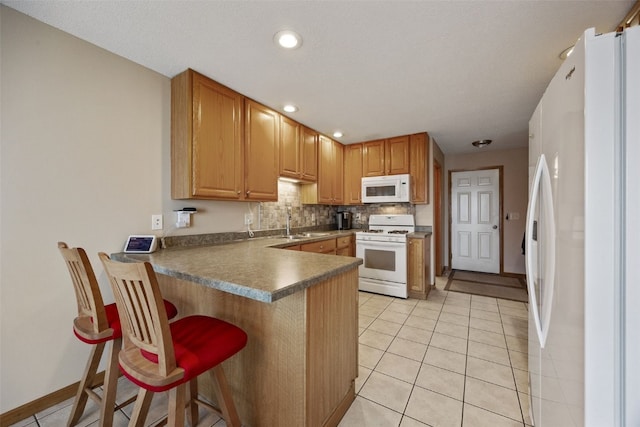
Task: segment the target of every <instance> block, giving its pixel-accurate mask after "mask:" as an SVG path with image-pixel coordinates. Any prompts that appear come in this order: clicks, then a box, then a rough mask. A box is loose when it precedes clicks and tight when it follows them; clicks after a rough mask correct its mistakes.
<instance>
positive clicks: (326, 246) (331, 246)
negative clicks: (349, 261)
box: [283, 234, 356, 257]
mask: <svg viewBox="0 0 640 427" xmlns="http://www.w3.org/2000/svg"><path fill="white" fill-rule="evenodd" d="M283 249H289V250H293V251H303V252H315V253H318V254H332V255H342V256H352V257H354V256H356V246H355V239H354V235H353V234H349V235H346V236H340V237H336V238H333V239H325V240H320V241H317V242H309V243H302V244H300V245H292V246H287V247H285V248H283Z"/></svg>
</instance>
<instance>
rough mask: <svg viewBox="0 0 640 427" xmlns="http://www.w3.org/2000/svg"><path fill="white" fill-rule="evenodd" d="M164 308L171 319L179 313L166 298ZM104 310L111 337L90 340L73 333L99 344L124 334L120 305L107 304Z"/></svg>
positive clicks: (81, 339)
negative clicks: (119, 311) (119, 313)
mask: <svg viewBox="0 0 640 427" xmlns="http://www.w3.org/2000/svg"><path fill="white" fill-rule="evenodd" d="M164 308H165V310H167V317H168V318H169V319H173V318H174V317H176V316H177V315H178V309H177V308H176V306H175V305H173V304H172V303H171V302H170V301H167V300H164ZM104 311H105V313H106V315H107V323H108V325H109V328H111V329H113V334H111V336H109V337H106V338H102V339H99V340H90V339H87V338H84V337H82V336H80V335H78V333H77V332H76V330H75V329H74V330H73V333H74V334H75V336H76V337H78V339H79V340H80V341H83V342H86V343H87V344H99V343H101V342H106V341H110V340H114V339H116V338H120V337H121V336H122V327H121V326H120V316H119V315H118V307H116V303H112V304H107V305H105V306H104ZM92 320H93V319H92Z"/></svg>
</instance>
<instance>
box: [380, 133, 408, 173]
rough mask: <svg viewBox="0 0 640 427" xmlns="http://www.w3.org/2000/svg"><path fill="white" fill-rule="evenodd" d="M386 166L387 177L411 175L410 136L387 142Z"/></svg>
mask: <svg viewBox="0 0 640 427" xmlns="http://www.w3.org/2000/svg"><path fill="white" fill-rule="evenodd" d="M385 166H386V169H385V172H386V174H387V175H398V174H401V173H409V135H405V136H397V137H394V138H389V139H388V140H387V145H386V150H385Z"/></svg>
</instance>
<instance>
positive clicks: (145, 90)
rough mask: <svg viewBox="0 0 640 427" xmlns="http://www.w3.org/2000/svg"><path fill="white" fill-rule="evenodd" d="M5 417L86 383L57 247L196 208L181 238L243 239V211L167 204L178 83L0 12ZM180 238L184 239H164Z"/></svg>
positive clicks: (106, 241) (104, 247) (105, 238)
mask: <svg viewBox="0 0 640 427" xmlns="http://www.w3.org/2000/svg"><path fill="white" fill-rule="evenodd" d="M0 15H1V16H0V18H1V24H0V25H1V27H0V30H1V34H0V35H1V46H0V48H1V53H0V54H1V56H0V60H1V71H0V72H1V77H0V81H1V94H0V95H1V112H2V115H1V117H2V123H1V131H0V138H1V140H0V177H1V178H0V190H1V192H0V197H1V210H0V242H1V243H0V413H4V412H6V411H8V410H11V409H14V408H16V407H17V406H20V405H22V404H24V403H27V402H29V401H32V400H34V399H36V398H39V397H41V396H43V395H45V394H47V393H50V392H52V391H55V390H57V389H60V388H62V387H64V386H67V385H69V384H71V383H73V382H75V381H77V380H78V379H79V378H80V376H81V374H82V372H83V369H84V365H85V362H86V359H87V357H88V350H89V348H88V346H86V345H84V344H82V343H80V342H79V341H78V340H77V339H76V338H75V337H74V335H73V333H72V319H73V318H74V314H75V313H76V307H75V297H74V295H73V290H72V286H71V282H70V279H69V276H68V273H67V271H66V268H65V266H64V263H63V261H62V258H61V257H60V254H59V253H58V250H57V246H56V242H58V241H59V240H63V241H66V242H67V243H68V244H70V245H73V246H83V247H84V248H85V249H86V250H87V253H88V254H89V256H90V259H91V261H92V263H93V264H94V268H95V270H96V273H97V274H98V275H99V276H100V277H99V280H100V282H101V287H102V290H103V293H104V295H105V299H106V300H107V302H111V301H113V297H112V296H111V291H110V289H109V286H108V284H107V282H106V280H105V277H104V274H103V273H102V267H101V265H100V264H99V261H98V258H97V256H96V253H97V252H98V251H105V252H117V251H119V250H121V248H122V244H123V243H124V241H125V239H126V237H127V235H129V234H135V233H146V234H149V233H151V230H150V226H151V215H152V214H154V213H164V214H165V224H167V225H168V224H170V223H171V222H172V221H173V220H174V217H173V214H172V212H171V211H172V210H173V209H174V208H177V207H181V206H197V207H199V208H201V209H202V210H203V213H202V214H198V216H197V217H196V218H194V223H195V227H193V228H191V229H187V230H184V231H183V230H180V231H181V232H182V233H190V234H191V233H193V234H196V233H199V232H200V233H202V232H216V231H235V230H241V229H242V228H243V227H244V226H243V225H242V224H243V220H242V218H243V215H242V214H243V213H244V211H245V210H246V208H247V205H246V204H245V203H232V202H229V203H224V202H208V203H207V202H181V201H172V200H171V199H170V194H169V188H170V173H169V171H170V163H169V152H170V123H171V121H170V113H171V108H170V94H171V90H170V80H169V78H167V77H165V76H162V75H159V74H157V73H155V72H153V71H150V70H149V69H146V68H144V67H141V66H139V65H136V64H134V63H132V62H130V61H128V60H126V59H124V58H121V57H118V56H116V55H113V54H111V53H109V52H107V51H105V50H102V49H100V48H97V47H95V46H93V45H91V44H89V43H87V42H85V41H82V40H80V39H77V38H75V37H73V36H70V35H68V34H66V33H63V32H61V31H58V30H56V29H54V28H52V27H49V26H47V25H44V24H42V23H40V22H38V21H36V20H33V19H31V18H29V17H27V16H25V15H22V14H20V13H18V12H16V11H14V10H13V9H10V8H7V7H5V6H0ZM168 231H169V232H170V233H171V234H177V232H175V231H170V230H168Z"/></svg>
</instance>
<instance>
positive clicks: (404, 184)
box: [362, 174, 411, 203]
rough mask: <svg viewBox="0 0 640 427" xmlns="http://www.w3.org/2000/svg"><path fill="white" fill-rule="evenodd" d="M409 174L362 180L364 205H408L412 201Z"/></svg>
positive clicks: (371, 177) (368, 177)
mask: <svg viewBox="0 0 640 427" xmlns="http://www.w3.org/2000/svg"><path fill="white" fill-rule="evenodd" d="M410 182H411V177H410V176H409V174H402V175H385V176H367V177H364V178H362V203H406V202H409V201H411V191H410Z"/></svg>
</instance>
